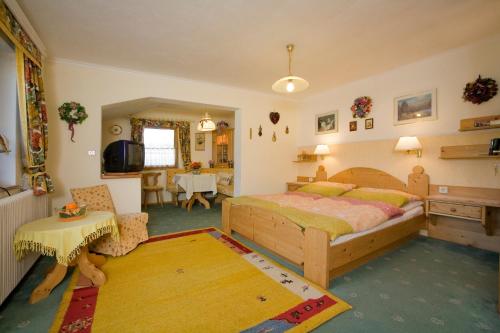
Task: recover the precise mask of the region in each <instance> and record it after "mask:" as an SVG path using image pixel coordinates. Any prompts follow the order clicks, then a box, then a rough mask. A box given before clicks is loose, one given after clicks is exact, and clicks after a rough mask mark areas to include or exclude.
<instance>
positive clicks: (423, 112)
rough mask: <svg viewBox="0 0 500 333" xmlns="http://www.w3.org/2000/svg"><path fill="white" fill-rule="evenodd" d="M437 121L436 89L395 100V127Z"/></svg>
mask: <svg viewBox="0 0 500 333" xmlns="http://www.w3.org/2000/svg"><path fill="white" fill-rule="evenodd" d="M436 119H437V109H436V89H432V90H426V91H422V92H418V93H416V94H412V95H405V96H401V97H396V98H395V99H394V125H403V124H409V123H414V122H417V121H423V120H436Z"/></svg>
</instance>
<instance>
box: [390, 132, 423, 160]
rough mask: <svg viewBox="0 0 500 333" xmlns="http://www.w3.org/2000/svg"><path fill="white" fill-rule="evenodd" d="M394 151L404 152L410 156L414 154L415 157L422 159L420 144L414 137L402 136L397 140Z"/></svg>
mask: <svg viewBox="0 0 500 333" xmlns="http://www.w3.org/2000/svg"><path fill="white" fill-rule="evenodd" d="M394 150H395V151H406V153H408V154H410V153H412V152H416V154H417V157H422V144H421V143H420V141H418V138H417V137H416V136H402V137H400V138H399V140H398V143H397V144H396V147H394Z"/></svg>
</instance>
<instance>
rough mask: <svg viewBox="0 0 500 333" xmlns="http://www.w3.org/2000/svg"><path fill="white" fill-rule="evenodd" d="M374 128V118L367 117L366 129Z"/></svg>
mask: <svg viewBox="0 0 500 333" xmlns="http://www.w3.org/2000/svg"><path fill="white" fill-rule="evenodd" d="M372 128H373V118H367V119H365V129H372Z"/></svg>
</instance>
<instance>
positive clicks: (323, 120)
mask: <svg viewBox="0 0 500 333" xmlns="http://www.w3.org/2000/svg"><path fill="white" fill-rule="evenodd" d="M338 115H339V112H338V111H337V110H335V111H331V112H327V113H322V114H317V115H316V124H315V128H316V134H329V133H337V132H338V131H339V129H338V122H339V116H338Z"/></svg>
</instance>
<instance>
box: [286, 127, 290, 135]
mask: <svg viewBox="0 0 500 333" xmlns="http://www.w3.org/2000/svg"><path fill="white" fill-rule="evenodd" d="M288 133H290V130H289V129H288V126H287V127H286V128H285V134H288Z"/></svg>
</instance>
